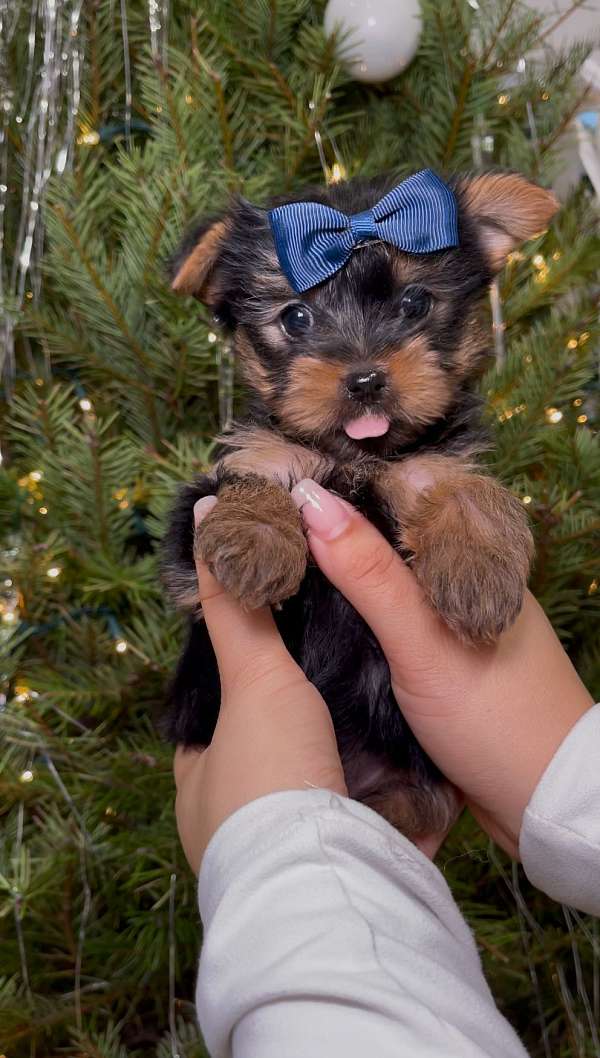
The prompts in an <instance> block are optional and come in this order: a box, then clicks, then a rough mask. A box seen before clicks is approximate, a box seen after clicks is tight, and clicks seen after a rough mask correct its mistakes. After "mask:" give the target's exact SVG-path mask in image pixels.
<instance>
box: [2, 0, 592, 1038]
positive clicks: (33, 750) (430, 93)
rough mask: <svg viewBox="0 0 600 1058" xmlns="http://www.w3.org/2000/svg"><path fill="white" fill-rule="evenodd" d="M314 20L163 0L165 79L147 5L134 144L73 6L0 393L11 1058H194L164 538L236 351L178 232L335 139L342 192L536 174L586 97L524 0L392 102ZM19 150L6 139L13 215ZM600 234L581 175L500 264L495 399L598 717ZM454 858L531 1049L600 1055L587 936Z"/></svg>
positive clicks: (132, 7)
mask: <svg viewBox="0 0 600 1058" xmlns="http://www.w3.org/2000/svg"><path fill="white" fill-rule="evenodd" d="M17 7H19V3H17ZM21 7H22V10H20V13H19V14H18V16H17V17H19V18H20V19H21V21H22V26H23V34H16V37H15V40H18V41H19V42H20V43H18V44H16V45H15V49H14V53H12V54H11V56H9V59H10V64H11V66H12V70H11V75H12V77H13V81H14V85H15V89H16V91H17V92H18V91H19V87H20V85H21V79H22V76H23V74H22V71H23V67H24V51H23V39H24V37H26V26H27V19H28V17H29V8H28V6H27V5H25V4H22V5H21ZM323 7H324V4H323V3H321V2H312V0H277V2H275V0H269V2H268V0H249V2H247V3H239V0H235V2H234V0H219V2H218V3H204V2H198V0H194V2H193V3H190V2H189V0H173V2H172V12H171V16H170V22H169V48H168V64H167V65H166V66H163V65H162V64H161V63H160V62H157V61H155V60H154V59H153V58H152V55H151V52H150V48H149V44H148V29H147V16H148V10H147V7H146V5H145V3H143V2H142V0H127V3H126V4H125V9H126V12H127V20H128V27H127V28H128V39H129V51H130V59H131V66H132V77H133V108H134V121H133V123H132V135H131V142H130V143H129V144H128V143H127V140H126V138H125V136H124V131H123V130H124V126H123V101H124V73H123V46H122V26H121V23H120V9H119V5H116V4H114V2H113V0H95V2H94V3H93V4H89V5H84V19H85V24H84V26H83V31H84V36H85V42H86V45H85V46H86V64H85V67H84V79H83V86H82V87H83V96H82V106H81V112H80V115H79V120H80V125H81V128H82V129H83V130H88V131H89V130H90V129H91V130H96V131H98V133H99V142H97V143H96V144H95V145H88V144H86V143H80V144H79V145H78V146H77V147H76V151H75V157H74V165H73V169H72V172H71V173H70V174H69V175H62V176H55V177H54V178H53V180H52V182H51V186H50V190H49V193H48V196H47V201H46V204H45V223H46V231H47V236H46V238H47V244H46V247H47V248H46V253H45V266H44V282H43V288H42V295H41V297H40V298H38V299H33V300H31V301H27V302H26V309H25V310H24V311H23V312H22V313H21V316H20V319H19V324H18V331H17V337H16V345H17V375H16V383H15V386H14V392H11V393H10V394H9V393H6V394H5V398H4V400H3V401H2V403H0V409H1V425H0V444H1V447H2V451H3V455H4V463H3V467H2V469H0V510H1V514H0V533H1V534H2V548H3V549H2V551H0V609H1V610H2V613H1V614H0V617H1V618H2V622H1V623H0V629H1V631H0V647H1V649H2V665H1V672H0V679H1V681H2V682H1V684H0V689H1V690H2V691H3V692H4V694H5V695H6V698H7V703H6V707H5V708H4V710H3V711H2V712H1V713H0V723H1V725H2V744H1V748H0V761H1V765H0V767H1V775H0V789H1V791H2V809H1V812H2V837H1V843H0V917H1V920H2V921H1V930H2V953H3V960H2V963H3V965H2V973H3V975H4V976H3V977H2V978H0V1044H1V1046H0V1051H2V1050H3V1051H4V1052H5V1053H6V1055H7V1056H8V1058H25V1056H27V1058H31V1056H36V1058H43V1056H46V1055H56V1054H59V1053H60V1054H65V1055H72V1056H75V1055H77V1056H85V1058H99V1056H102V1058H121V1056H125V1055H128V1056H129V1055H130V1056H138V1055H140V1056H141V1055H155V1056H157V1058H169V1056H172V1055H174V1054H180V1055H185V1056H186V1058H201V1056H203V1055H205V1051H204V1049H203V1045H202V1042H201V1039H200V1036H199V1034H198V1030H197V1028H196V1027H195V1021H194V1006H193V988H194V976H195V968H196V958H197V948H198V942H199V925H198V915H197V908H196V896H195V880H194V878H193V877H192V875H191V873H190V872H189V870H188V869H187V867H186V865H185V863H184V860H183V856H182V854H181V852H180V850H179V846H178V841H177V836H176V832H175V825H174V819H173V783H172V775H171V750H170V749H169V748H168V747H166V746H165V745H164V744H162V743H161V741H160V739H159V738H158V736H157V734H156V731H155V729H154V727H153V722H152V718H153V716H155V715H156V712H157V710H159V709H160V704H161V701H162V698H163V694H164V686H165V683H166V681H167V679H168V677H169V675H170V673H171V672H172V669H173V665H174V662H175V659H176V657H177V654H178V651H179V645H180V639H181V622H180V620H179V618H177V617H176V616H175V615H173V614H172V613H171V612H170V611H169V610H168V608H167V607H166V605H165V599H164V593H163V591H162V589H161V585H160V583H159V580H158V577H157V563H156V548H157V543H158V541H159V539H160V537H161V533H162V532H163V528H164V518H165V512H166V510H167V508H168V506H169V503H170V499H171V497H172V495H173V492H174V489H175V486H176V484H177V483H178V482H179V481H184V480H188V479H189V478H191V477H192V476H193V475H194V473H195V472H197V471H199V470H201V469H202V468H204V467H205V465H206V462H207V460H208V459H209V456H210V447H211V438H212V437H213V435H214V433H215V432H216V430H217V428H218V407H219V369H218V360H219V356H220V355H221V356H222V355H224V354H223V341H222V339H220V338H217V340H216V341H215V340H214V335H213V333H212V326H213V325H212V324H211V321H210V320H209V319H208V318H207V317H206V316H205V315H204V314H203V313H201V310H199V309H197V308H196V305H195V303H193V302H191V301H190V300H189V299H179V298H176V297H175V296H173V295H172V294H171V292H170V290H169V287H168V283H167V282H166V279H165V261H166V259H167V257H168V254H169V253H170V252H171V251H172V249H173V247H174V245H175V243H176V240H177V238H178V236H179V234H180V233H181V230H182V229H183V228H184V227H185V226H186V225H187V224H188V223H189V222H190V221H191V220H192V219H193V218H195V217H196V216H197V215H199V214H203V213H214V212H218V210H219V208H220V207H221V206H222V205H223V204H224V203H225V201H226V199H227V195H228V194H229V193H230V192H231V191H238V192H240V193H242V194H243V195H244V196H245V197H247V198H249V199H250V200H252V201H256V202H258V203H260V202H261V201H262V200H263V199H264V198H265V196H267V195H268V194H271V193H277V192H281V191H282V190H286V189H291V188H298V187H301V186H302V185H305V184H307V183H309V182H315V181H316V182H320V181H322V179H323V173H322V169H321V164H320V161H319V155H318V152H317V149H316V146H315V130H317V131H320V132H321V135H322V139H323V145H324V149H325V152H326V156H327V163H328V165H329V166H332V165H333V163H334V162H335V160H336V156H335V153H334V148H333V144H335V145H336V147H337V149H338V150H339V152H340V153H341V156H342V157H343V159H344V164H345V168H346V169H347V172H348V175H350V176H351V175H355V174H358V173H361V174H365V175H369V174H373V173H376V172H378V171H380V170H382V169H391V170H393V171H394V172H396V173H397V175H398V176H399V177H402V176H403V175H406V173H408V172H409V171H412V170H415V169H417V168H419V167H422V166H432V167H434V168H438V169H440V170H442V171H446V172H452V171H460V170H464V169H470V168H473V165H474V160H473V151H474V142H475V143H477V142H480V141H482V137H493V151H492V150H490V149H489V144H490V143H491V141H490V140H488V141H486V142H487V143H488V150H487V158H488V159H489V161H490V162H491V163H493V164H498V165H503V166H510V167H514V168H518V169H520V170H521V171H523V172H525V173H526V174H529V175H531V176H533V177H534V178H536V179H539V180H541V181H542V182H546V183H548V182H551V181H552V178H553V176H554V174H555V173H556V171H557V169H558V168H559V166H560V160H561V155H560V151H561V145H562V144H563V142H564V141H563V140H562V139H561V136H562V134H563V133H564V131H565V129H567V127H568V125H569V122H570V120H571V118H572V116H573V114H574V113H576V111H577V109H578V107H579V106H580V105H581V101H582V86H581V83H580V82H579V81H578V80H577V77H576V73H577V70H578V68H579V66H580V65H581V62H582V61H583V59H584V58H585V55H586V48H585V47H583V46H581V47H576V48H575V49H574V50H573V52H571V53H570V54H568V55H560V56H556V55H554V56H552V55H550V54H546V52H545V50H544V47H543V44H544V39H545V37H544V35H545V33H546V31H547V28H548V25H547V23H545V22H543V21H542V19H541V18H540V16H539V15H538V14H537V13H534V12H532V11H530V10H528V9H527V8H526V7H524V6H522V5H521V4H520V3H518V2H517V0H494V2H493V3H490V4H487V3H486V4H483V3H481V4H480V5H479V7H478V5H472V6H471V5H470V4H469V3H468V2H466V0H423V12H424V30H423V35H422V39H421V43H420V47H419V51H418V54H417V57H416V59H415V60H414V62H413V63H412V64H411V66H410V67H409V68H408V70H407V71H406V72H405V73H404V74H402V75H400V76H399V77H398V78H396V79H394V80H392V81H390V82H388V83H386V84H384V85H380V86H375V87H368V86H365V85H360V84H357V83H356V82H353V81H352V80H350V79H349V78H348V77H347V75H345V74H344V72H343V69H342V68H341V67H340V65H339V63H338V62H337V60H336V49H337V50H338V52H339V49H340V48H343V46H344V43H343V41H341V40H339V39H338V40H337V41H333V40H331V39H329V40H328V39H326V37H325V36H324V33H323V31H322V28H321V27H322V16H323ZM476 8H477V10H476ZM533 51H535V55H536V56H537V57H536V59H535V61H532V62H528V64H527V68H526V71H525V72H523V71H521V72H518V61H519V59H521V57H522V56H523V55H526V54H527V55H529V54H530V53H532V52H533ZM500 99H503V102H500V101H499V100H500ZM528 108H533V113H534V116H535V123H536V127H537V138H532V135H531V123H530V114H528ZM21 150H22V142H21V141H20V134H19V128H18V126H14V127H11V139H10V151H11V169H12V171H11V183H12V185H13V186H12V188H11V190H12V193H13V195H14V200H15V201H16V199H17V197H18V191H19V182H20V179H21V173H22V157H21V153H20V152H21ZM9 200H10V195H9ZM14 215H15V214H14V212H13V214H12V217H13V219H12V220H11V214H10V209H9V216H8V226H7V246H8V250H9V253H10V249H11V246H13V247H14V245H15V239H16V237H17V231H16V223H15V222H14ZM597 221H598V214H597V207H596V205H595V203H594V200H593V197H592V195H591V191H590V188H589V187H587V186H586V185H582V186H581V187H580V188H578V189H576V190H575V191H574V192H573V193H572V195H571V196H570V198H569V200H568V202H566V203H565V204H564V208H563V210H562V212H561V213H560V214H559V216H558V218H557V221H556V223H555V224H554V225H553V227H552V229H551V231H550V232H549V233H548V234H547V235H546V236H544V237H543V238H540V239H539V240H537V241H536V242H535V243H532V244H529V245H528V246H527V247H526V248H525V249H524V251H523V253H522V254H513V255H511V259H510V261H509V263H508V265H507V268H506V270H505V273H504V275H503V278H502V282H501V297H502V303H503V313H504V322H505V329H504V331H503V337H504V341H505V343H506V349H507V354H506V357H505V360H504V362H503V363H502V364H501V365H499V364H495V365H494V366H493V367H492V368H491V369H490V371H489V372H488V373H487V375H486V377H485V378H484V380H483V382H482V385H483V387H484V391H485V393H486V395H487V397H488V409H489V419H490V423H491V425H492V428H493V432H494V438H495V444H494V447H493V449H492V450H491V451H490V453H489V456H488V459H489V462H490V464H491V465H492V467H493V468H494V471H495V472H496V473H498V474H499V475H500V476H501V477H502V479H503V480H504V481H505V482H507V483H508V484H510V486H511V487H512V488H513V489H514V491H515V492H516V493H517V494H518V495H519V496H521V497H522V498H523V501H524V502H526V503H527V506H528V510H529V511H530V513H531V518H532V524H533V528H534V530H535V533H536V537H537V546H538V558H537V562H536V567H535V570H534V575H533V588H534V590H535V592H536V594H537V595H538V597H539V598H540V599H541V601H542V603H543V605H544V606H545V608H546V610H547V612H548V613H549V614H550V616H551V618H552V620H553V622H554V624H555V626H556V628H557V629H558V630H559V632H560V634H561V636H562V637H563V639H564V642H565V644H566V646H567V647H568V649H569V650H570V651H571V653H572V656H573V659H574V661H575V664H576V665H577V666H578V668H579V670H580V672H581V674H582V676H583V678H584V679H585V680H586V682H587V683H588V685H589V686H590V689H591V690H592V692H593V693H595V694H596V695H597V696H600V633H599V631H598V624H597V621H595V619H597V616H598V610H599V602H600V591H597V588H598V578H599V577H600V569H599V568H598V537H599V529H600V458H599V457H600V451H599V438H598V433H597V422H598V418H597V417H598V376H597V364H598V347H599V338H600V335H599V324H598V285H597V273H598V266H599V264H600V237H599V233H598V223H597ZM87 401H89V402H90V404H89V405H88V404H87V403H86V402H87ZM82 402H83V406H82ZM584 416H585V417H586V419H585V420H584V418H583V417H584ZM528 497H529V499H528ZM44 512H46V513H44ZM2 585H3V586H2ZM10 614H12V615H13V616H12V618H11V617H10V616H9V615H10ZM123 646H125V647H126V649H125V650H124V651H122V652H120V649H122V648H123ZM0 708H1V707H0ZM440 866H441V868H442V870H443V871H444V873H445V876H446V878H447V879H448V881H449V883H450V885H451V887H452V889H453V892H454V893H455V895H456V897H457V899H458V900H459V902H460V904H461V907H462V909H463V910H464V912H465V914H466V916H467V918H468V920H469V922H470V923H471V925H472V927H473V929H474V931H475V934H476V937H477V940H478V943H479V945H480V948H481V951H482V955H483V958H484V962H485V968H486V972H487V974H488V979H489V981H490V984H491V987H492V990H493V992H494V994H495V996H496V998H497V1000H498V1002H499V1004H500V1006H501V1008H502V1010H503V1011H504V1012H505V1013H506V1015H507V1017H508V1018H509V1019H510V1021H511V1022H512V1023H513V1024H514V1025H515V1027H516V1028H517V1029H518V1031H519V1032H520V1033H521V1035H522V1038H523V1040H524V1042H525V1043H526V1045H527V1046H528V1047H529V1048H530V1050H531V1054H532V1055H533V1056H535V1058H547V1056H549V1055H555V1056H558V1055H560V1056H561V1058H576V1056H577V1058H579V1056H587V1055H600V1042H599V1040H598V1031H599V1030H598V1028H597V1026H598V1023H599V1022H600V994H599V991H600V990H599V984H598V982H599V980H600V937H599V932H598V924H597V923H596V922H593V921H592V920H591V919H586V918H585V916H580V915H577V914H575V913H574V912H570V911H568V910H566V909H562V908H560V907H557V906H556V905H554V904H552V902H551V901H549V900H547V899H545V898H544V897H543V896H541V895H540V894H539V893H536V892H535V891H533V890H532V889H531V888H530V887H529V886H528V885H527V884H526V883H525V882H524V880H523V878H522V875H521V874H520V873H519V871H518V870H517V869H516V868H512V867H511V865H510V864H508V862H507V861H506V860H505V858H504V857H502V856H501V855H500V854H499V853H498V852H497V851H496V850H495V849H493V848H491V847H489V846H488V843H487V841H486V839H485V838H484V837H483V836H482V835H481V833H480V832H479V831H478V829H477V828H476V826H475V825H474V824H473V822H472V821H470V820H468V819H465V820H463V821H462V823H461V825H460V826H459V828H458V829H457V830H456V832H455V833H454V835H453V836H452V837H451V839H450V841H449V842H448V844H447V846H446V848H445V850H444V851H443V852H442V854H441V858H440ZM265 928H268V924H265Z"/></svg>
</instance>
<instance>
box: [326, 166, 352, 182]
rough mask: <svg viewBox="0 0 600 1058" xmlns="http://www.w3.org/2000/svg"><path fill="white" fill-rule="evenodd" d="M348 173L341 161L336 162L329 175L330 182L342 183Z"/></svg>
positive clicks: (328, 180)
mask: <svg viewBox="0 0 600 1058" xmlns="http://www.w3.org/2000/svg"><path fill="white" fill-rule="evenodd" d="M347 175H348V173H347V171H346V169H345V167H344V166H343V165H341V164H340V162H334V163H333V165H332V166H331V169H330V170H329V173H328V175H327V183H328V184H341V183H342V181H344V180H345V179H346V177H347Z"/></svg>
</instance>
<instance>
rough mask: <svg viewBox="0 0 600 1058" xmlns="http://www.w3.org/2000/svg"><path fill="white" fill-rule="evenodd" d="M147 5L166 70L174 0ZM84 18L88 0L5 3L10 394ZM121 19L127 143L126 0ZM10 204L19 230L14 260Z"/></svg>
mask: <svg viewBox="0 0 600 1058" xmlns="http://www.w3.org/2000/svg"><path fill="white" fill-rule="evenodd" d="M147 4H148V32H149V42H150V48H151V51H152V54H153V56H154V58H155V59H158V60H160V61H161V62H162V63H163V65H164V66H165V67H166V66H167V41H168V35H167V30H168V19H169V0H147ZM113 14H114V11H113ZM84 15H85V7H84V0H23V2H21V0H0V312H1V316H0V377H2V376H3V378H4V381H5V384H6V387H7V390H8V391H9V392H10V390H11V389H12V385H13V381H14V370H15V366H14V328H15V324H16V321H17V318H18V315H19V312H20V309H21V308H22V305H23V302H24V299H25V298H26V297H27V298H28V299H30V300H33V301H37V300H38V298H39V296H40V292H41V283H42V275H41V267H40V266H41V261H42V256H43V252H44V196H45V191H46V187H47V184H48V181H49V179H50V177H51V176H52V174H53V173H54V174H58V175H60V174H61V173H64V172H67V171H69V169H70V168H71V166H72V162H73V148H74V144H75V140H76V136H77V131H78V129H77V116H78V113H79V108H80V103H81V85H82V79H83V76H84V74H85V62H86V44H87V42H86V38H85V26H84V24H83V23H84V19H83V17H82V16H84ZM119 17H120V21H121V37H122V41H123V69H124V71H125V98H124V100H123V111H124V120H125V128H126V138H127V141H128V142H129V139H130V132H131V105H132V95H131V74H130V62H129V36H128V29H127V2H126V0H121V2H120V9H119ZM25 32H26V33H27V43H26V49H23V43H22V42H23V39H24V33H25ZM23 50H24V51H25V55H24V60H25V71H24V72H23V62H22V59H21V52H22V51H23ZM15 158H16V162H15ZM9 161H10V165H9ZM15 164H16V165H18V166H19V170H20V173H21V174H22V180H21V181H20V183H21V188H22V189H21V194H20V200H19V201H18V202H15V201H14V199H15V198H16V193H15V192H14V189H12V188H11V176H12V179H13V180H14V176H15V175H16V174H11V171H10V167H11V165H15ZM9 203H10V208H11V211H12V213H13V216H12V217H11V218H10V230H11V233H14V236H13V235H12V234H11V250H10V259H9V257H8V233H9V216H8V212H9ZM13 237H14V243H13Z"/></svg>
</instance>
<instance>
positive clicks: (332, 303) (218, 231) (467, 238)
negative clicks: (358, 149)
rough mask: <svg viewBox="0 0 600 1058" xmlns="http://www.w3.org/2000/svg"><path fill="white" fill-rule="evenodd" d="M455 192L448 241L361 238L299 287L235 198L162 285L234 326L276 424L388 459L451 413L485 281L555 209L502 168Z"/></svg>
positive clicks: (471, 356)
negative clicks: (452, 234) (403, 244)
mask: <svg viewBox="0 0 600 1058" xmlns="http://www.w3.org/2000/svg"><path fill="white" fill-rule="evenodd" d="M389 187H390V185H389V183H387V184H384V183H383V182H375V183H369V184H365V183H362V184H359V183H349V184H344V185H338V186H336V187H333V188H330V189H328V190H327V191H325V192H324V191H323V190H322V189H319V190H315V191H309V192H307V193H305V194H304V195H302V196H301V198H296V199H294V201H299V200H305V201H319V202H322V203H325V204H327V205H331V206H333V207H334V208H336V209H339V210H342V211H343V212H344V213H358V212H361V211H362V210H366V209H369V208H370V207H371V206H372V205H373V204H374V203H375V202H376V201H377V200H378V199H379V198H380V197H381V196H382V195H383V194H385V192H386V191H387V190H389ZM454 191H455V194H456V196H457V200H458V205H459V236H460V245H459V246H458V247H457V248H452V249H448V250H443V251H439V252H437V253H431V254H407V253H403V252H402V251H400V250H397V249H396V248H395V247H393V246H390V245H387V244H385V243H383V242H367V243H365V244H363V245H361V246H359V247H358V248H357V249H356V250H355V251H354V252H353V253H352V255H351V257H350V259H349V261H348V262H347V264H346V265H344V267H343V268H342V269H341V270H340V271H339V272H337V273H336V274H335V275H334V276H333V277H332V278H330V279H328V280H326V281H325V282H323V283H320V284H319V285H318V286H316V287H314V288H312V289H311V290H308V291H307V292H306V293H304V294H302V295H298V294H297V293H295V291H294V290H293V289H292V287H291V286H290V284H289V282H288V280H287V278H286V277H285V275H284V274H283V272H282V270H281V267H280V265H279V261H278V259H277V254H276V252H275V245H274V242H273V237H272V234H271V228H270V225H269V222H268V217H267V213H266V211H265V210H262V209H258V208H256V207H254V206H251V205H249V204H248V203H245V202H239V203H237V204H235V205H234V206H233V207H232V209H231V211H230V212H229V213H228V214H226V215H225V216H224V217H221V218H218V219H217V220H215V221H213V222H209V223H205V224H203V225H201V226H199V227H197V228H196V229H194V230H193V231H192V232H191V233H190V234H189V235H188V236H187V238H186V240H185V241H184V243H183V246H182V247H181V250H180V251H179V253H178V255H177V256H176V258H175V262H174V274H175V278H174V282H173V287H174V289H176V290H180V291H182V292H186V293H191V294H194V295H195V296H196V297H198V298H200V300H202V301H204V302H205V303H206V304H208V305H209V306H211V307H212V308H213V310H214V311H215V312H216V313H217V314H218V316H220V317H221V318H223V319H224V320H225V322H226V323H228V324H229V325H230V326H232V327H233V329H234V334H235V348H236V351H237V356H238V359H239V364H240V367H241V370H242V372H243V375H244V378H245V380H246V382H247V384H248V386H249V387H250V389H251V391H252V392H253V394H254V396H255V398H258V403H257V408H258V410H259V411H260V412H261V413H263V414H265V413H266V414H267V415H268V416H269V417H270V419H271V421H272V422H273V423H274V425H277V426H279V427H280V428H281V429H283V430H284V432H285V433H286V434H287V435H291V436H293V437H294V438H295V439H297V440H299V441H301V442H303V443H305V444H306V443H308V444H311V445H315V446H317V447H318V448H321V449H323V450H325V451H328V452H330V453H332V454H334V455H337V456H338V457H339V458H341V459H352V458H353V457H354V456H356V455H357V454H358V452H360V451H363V452H364V451H367V452H371V453H373V454H376V455H378V456H380V457H382V458H385V457H386V456H387V455H389V454H391V452H393V451H398V450H401V449H402V447H403V446H405V445H408V444H410V443H413V442H414V441H415V440H416V439H417V438H418V437H419V435H420V434H421V433H422V432H423V431H424V430H425V429H426V428H427V427H428V426H429V425H431V424H432V423H434V422H436V421H437V420H440V419H442V418H444V417H446V416H448V414H449V412H450V411H451V409H452V406H453V405H454V404H455V402H456V401H457V397H458V394H459V392H460V390H461V388H462V387H463V385H464V383H465V380H466V379H467V378H468V377H469V376H470V375H472V374H473V373H474V372H475V371H476V370H477V367H478V365H479V363H480V361H481V359H482V357H483V355H484V354H485V352H486V335H485V332H484V329H483V327H482V324H481V322H480V319H479V309H480V304H481V301H482V296H483V294H484V293H485V290H486V288H487V286H488V285H489V283H490V281H491V279H492V277H493V275H494V273H495V272H496V271H498V270H499V269H500V268H501V267H502V265H503V263H504V260H505V258H506V255H507V253H508V252H509V251H510V250H511V249H512V248H514V247H515V246H516V245H517V244H518V243H519V242H521V241H523V239H526V238H529V237H531V236H532V235H534V234H536V233H537V232H539V231H542V230H543V229H544V228H545V227H546V226H547V224H548V221H549V219H550V217H551V216H552V214H553V213H554V211H555V209H556V201H555V199H554V198H553V196H552V195H551V194H550V193H549V192H547V191H544V190H542V189H540V188H538V187H536V186H535V185H533V184H530V183H529V182H528V181H526V180H525V179H524V178H523V177H520V176H516V175H513V174H485V175H483V176H480V177H476V178H474V179H473V180H469V179H467V178H465V179H462V180H458V181H456V183H455V185H454ZM286 201H292V199H287V200H286ZM277 204H278V205H281V204H282V200H278V202H277Z"/></svg>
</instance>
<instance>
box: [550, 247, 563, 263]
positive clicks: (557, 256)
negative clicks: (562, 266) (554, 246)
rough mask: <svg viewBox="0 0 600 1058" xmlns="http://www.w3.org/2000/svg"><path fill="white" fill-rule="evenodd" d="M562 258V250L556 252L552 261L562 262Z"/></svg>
mask: <svg viewBox="0 0 600 1058" xmlns="http://www.w3.org/2000/svg"><path fill="white" fill-rule="evenodd" d="M561 257H562V254H561V252H560V250H555V251H554V253H553V254H552V260H553V261H560V259H561Z"/></svg>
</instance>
